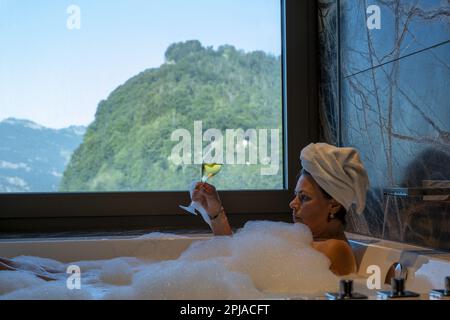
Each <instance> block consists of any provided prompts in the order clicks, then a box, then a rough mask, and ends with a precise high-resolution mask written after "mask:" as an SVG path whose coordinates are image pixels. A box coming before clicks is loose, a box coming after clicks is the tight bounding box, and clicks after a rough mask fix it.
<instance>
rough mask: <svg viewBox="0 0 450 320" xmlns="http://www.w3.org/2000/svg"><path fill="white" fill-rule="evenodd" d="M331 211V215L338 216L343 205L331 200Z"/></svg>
mask: <svg viewBox="0 0 450 320" xmlns="http://www.w3.org/2000/svg"><path fill="white" fill-rule="evenodd" d="M330 201H331V209H330V213H331V214H336V213H338V212H339V210H341V208H342V205H341V204H340V203H339V202H337V201H336V200H335V199H331V200H330Z"/></svg>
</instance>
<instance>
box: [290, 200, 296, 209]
mask: <svg viewBox="0 0 450 320" xmlns="http://www.w3.org/2000/svg"><path fill="white" fill-rule="evenodd" d="M289 207H290V208H291V209H298V200H297V197H295V198H294V199H292V201H291V202H290V203H289Z"/></svg>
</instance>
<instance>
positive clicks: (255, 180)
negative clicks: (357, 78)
mask: <svg viewBox="0 0 450 320" xmlns="http://www.w3.org/2000/svg"><path fill="white" fill-rule="evenodd" d="M165 59H166V62H165V63H164V64H163V65H161V66H160V67H159V68H153V69H147V70H145V71H143V72H141V73H140V74H138V75H136V76H135V77H133V78H131V79H129V80H128V81H126V82H125V83H124V84H123V85H121V86H119V87H118V88H117V89H115V90H114V91H113V92H112V93H111V94H110V95H109V97H108V98H107V99H106V100H103V101H101V102H100V103H99V105H98V108H97V112H96V115H95V120H94V122H93V123H92V124H91V125H90V126H89V127H88V129H87V132H86V134H85V136H84V139H83V142H82V144H81V145H80V146H79V147H78V149H76V151H75V152H74V154H73V156H72V158H71V161H70V163H69V165H68V166H67V168H66V170H65V172H64V176H63V180H62V183H61V185H60V191H115V190H117V191H119V190H121V191H127V190H130V191H131V190H186V188H187V187H188V184H189V182H190V181H192V179H199V178H200V166H199V165H187V166H176V165H174V164H173V163H172V162H171V161H170V160H169V157H170V154H171V150H172V148H173V147H174V145H175V144H176V142H173V141H171V140H170V136H171V133H172V132H173V131H174V130H175V129H177V128H185V129H187V130H189V131H191V132H193V125H194V121H197V120H201V121H203V129H204V130H206V129H208V128H217V129H220V130H222V131H223V132H224V133H225V130H226V129H233V128H242V129H244V130H246V129H248V128H267V129H274V128H281V60H280V57H275V56H272V55H268V54H266V53H264V52H261V51H256V52H250V53H245V52H243V51H239V50H236V49H235V48H234V47H233V46H229V45H224V46H221V47H219V48H217V49H213V48H212V47H207V48H205V47H203V46H202V45H201V43H200V42H199V41H188V42H184V43H176V44H172V45H171V46H170V47H169V48H168V49H167V51H166V53H165ZM124 63H125V62H124ZM280 132H281V131H280ZM280 161H281V159H280ZM259 168H260V167H259V165H240V166H239V165H234V166H233V165H225V166H224V168H223V171H222V172H221V173H220V174H219V175H218V176H216V177H214V178H213V180H212V181H211V182H212V183H214V184H216V185H217V186H218V187H219V188H221V189H239V188H245V189H252V188H255V189H256V188H280V187H281V186H282V179H281V176H282V172H281V169H280V171H279V172H278V175H274V176H261V175H260V170H259Z"/></svg>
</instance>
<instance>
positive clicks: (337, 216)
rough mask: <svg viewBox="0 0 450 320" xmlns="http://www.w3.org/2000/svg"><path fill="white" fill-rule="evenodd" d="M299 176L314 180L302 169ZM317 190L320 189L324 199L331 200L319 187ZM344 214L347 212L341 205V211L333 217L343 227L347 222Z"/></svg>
mask: <svg viewBox="0 0 450 320" xmlns="http://www.w3.org/2000/svg"><path fill="white" fill-rule="evenodd" d="M300 175H305V176H310V177H311V178H312V179H314V177H313V176H312V175H311V173H309V172H308V171H306V170H305V169H302V171H301V172H300ZM314 181H315V180H314ZM317 185H318V186H319V184H317ZM319 189H320V191H321V192H322V194H323V195H324V197H325V198H327V199H333V197H332V196H330V195H329V194H328V192H326V191H325V190H323V188H322V187H321V186H319ZM346 214H347V210H345V208H344V206H343V205H342V204H341V209H339V211H338V212H337V213H336V214H335V215H334V218H335V219H338V220H340V221H341V222H342V224H343V225H344V226H345V225H346V224H347V221H346V220H345V215H346Z"/></svg>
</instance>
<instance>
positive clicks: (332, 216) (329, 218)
mask: <svg viewBox="0 0 450 320" xmlns="http://www.w3.org/2000/svg"><path fill="white" fill-rule="evenodd" d="M333 219H334V213H330V214H329V215H328V221H331V220H333Z"/></svg>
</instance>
